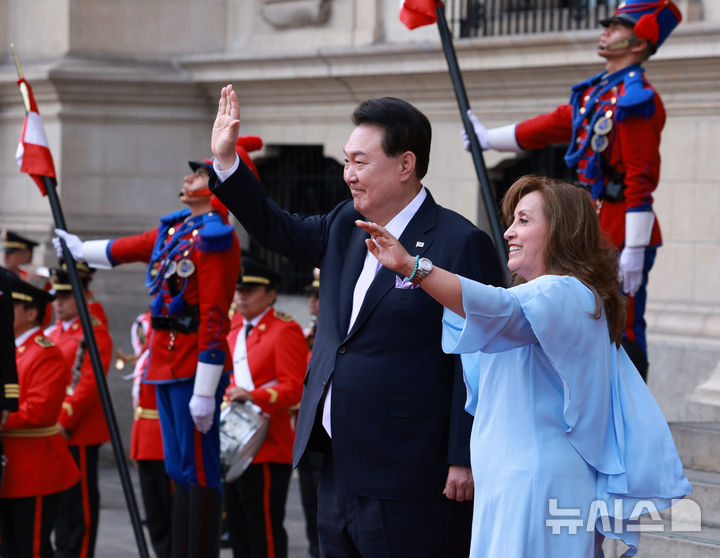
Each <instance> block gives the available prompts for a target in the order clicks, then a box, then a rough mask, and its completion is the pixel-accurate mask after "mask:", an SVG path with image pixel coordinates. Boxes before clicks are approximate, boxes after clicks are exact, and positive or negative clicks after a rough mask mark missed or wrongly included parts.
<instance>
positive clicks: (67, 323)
mask: <svg viewBox="0 0 720 558" xmlns="http://www.w3.org/2000/svg"><path fill="white" fill-rule="evenodd" d="M77 320H78V317H77V316H75V317H74V318H73V319H72V320H63V321H62V326H63V331H67V330H68V329H70V326H71V325H73V324H74V323H75V322H76V321H77Z"/></svg>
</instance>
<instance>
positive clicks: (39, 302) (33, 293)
mask: <svg viewBox="0 0 720 558" xmlns="http://www.w3.org/2000/svg"><path fill="white" fill-rule="evenodd" d="M5 276H6V277H7V280H8V285H9V288H10V296H11V298H12V299H13V302H30V303H32V304H35V305H36V306H38V307H45V305H46V304H47V303H48V302H51V301H52V300H55V296H53V295H52V294H51V293H49V292H47V291H44V290H42V289H39V288H37V287H36V286H34V285H31V284H30V283H28V282H27V281H23V280H22V279H21V278H20V277H19V276H17V275H15V274H14V273H7V274H5Z"/></svg>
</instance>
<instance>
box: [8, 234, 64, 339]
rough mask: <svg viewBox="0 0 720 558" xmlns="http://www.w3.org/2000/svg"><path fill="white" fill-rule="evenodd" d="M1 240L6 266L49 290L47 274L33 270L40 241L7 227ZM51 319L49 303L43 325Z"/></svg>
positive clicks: (21, 277)
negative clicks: (34, 253) (34, 255)
mask: <svg viewBox="0 0 720 558" xmlns="http://www.w3.org/2000/svg"><path fill="white" fill-rule="evenodd" d="M0 240H2V243H3V252H4V257H5V262H4V263H5V267H6V268H7V269H8V270H9V271H11V272H13V273H14V274H16V275H19V276H20V279H22V280H23V281H27V282H28V283H30V284H32V285H33V286H35V287H40V288H41V289H44V290H46V291H49V290H50V281H48V278H47V275H45V276H43V275H40V274H38V273H35V272H33V271H32V258H33V250H34V249H35V247H36V246H37V245H38V243H37V242H35V241H34V240H30V239H29V238H26V237H24V236H21V235H19V234H18V233H16V232H13V231H10V230H7V229H3V230H2V231H1V232H0ZM51 319H52V317H51V312H50V305H49V304H48V307H47V308H46V309H45V319H44V321H43V324H42V325H43V327H47V326H49V325H50V321H51Z"/></svg>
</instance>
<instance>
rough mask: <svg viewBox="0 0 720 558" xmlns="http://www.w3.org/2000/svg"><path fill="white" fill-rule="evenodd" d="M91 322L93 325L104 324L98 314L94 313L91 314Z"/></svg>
mask: <svg viewBox="0 0 720 558" xmlns="http://www.w3.org/2000/svg"><path fill="white" fill-rule="evenodd" d="M90 323H91V324H92V326H93V327H97V326H101V325H103V323H102V322H101V321H100V319H99V318H97V317H96V316H92V315H91V316H90Z"/></svg>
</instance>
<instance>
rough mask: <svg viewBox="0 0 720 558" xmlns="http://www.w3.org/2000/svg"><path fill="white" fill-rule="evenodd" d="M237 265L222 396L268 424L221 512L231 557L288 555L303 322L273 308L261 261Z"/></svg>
mask: <svg viewBox="0 0 720 558" xmlns="http://www.w3.org/2000/svg"><path fill="white" fill-rule="evenodd" d="M242 263H243V267H242V275H241V276H240V278H239V280H238V285H237V291H238V294H237V296H236V303H235V311H236V313H235V314H234V316H233V320H232V327H231V330H230V334H229V335H228V344H229V345H230V347H231V348H232V350H233V370H234V372H233V375H232V381H231V383H230V386H229V387H228V389H227V393H226V398H227V399H228V400H230V401H251V402H253V403H255V404H256V405H258V406H259V407H260V408H261V409H262V410H263V411H264V412H265V413H267V414H268V415H269V417H270V427H269V429H268V433H267V437H266V438H265V441H264V443H263V445H262V446H261V447H260V450H259V451H258V452H257V454H256V455H255V458H254V459H253V461H252V463H251V464H250V466H249V467H248V468H247V469H246V470H245V472H244V473H243V474H242V475H241V476H240V477H239V478H238V479H237V480H236V481H234V482H232V483H230V484H228V485H226V495H225V498H226V499H225V507H226V510H227V518H228V527H229V530H230V540H231V542H232V548H233V554H234V556H235V558H286V557H287V552H288V549H287V546H288V542H287V533H286V532H285V528H284V526H283V521H284V519H285V504H286V501H287V493H288V486H289V483H290V474H291V472H292V447H293V443H294V441H295V431H294V428H293V422H292V417H291V409H292V408H293V407H294V406H295V405H297V403H298V402H299V401H300V397H301V396H302V381H303V377H304V375H305V369H306V362H307V344H306V341H305V338H304V336H303V332H302V328H301V327H300V325H299V324H298V323H297V322H295V321H294V320H293V319H292V318H291V317H290V316H288V315H287V314H284V313H282V312H279V311H278V310H275V309H274V308H273V304H274V303H275V299H276V298H277V286H278V279H279V276H278V275H277V274H276V273H275V272H273V271H272V270H270V269H269V268H268V267H267V266H266V265H265V263H264V262H261V261H260V260H257V259H254V258H250V257H243V262H242Z"/></svg>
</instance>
